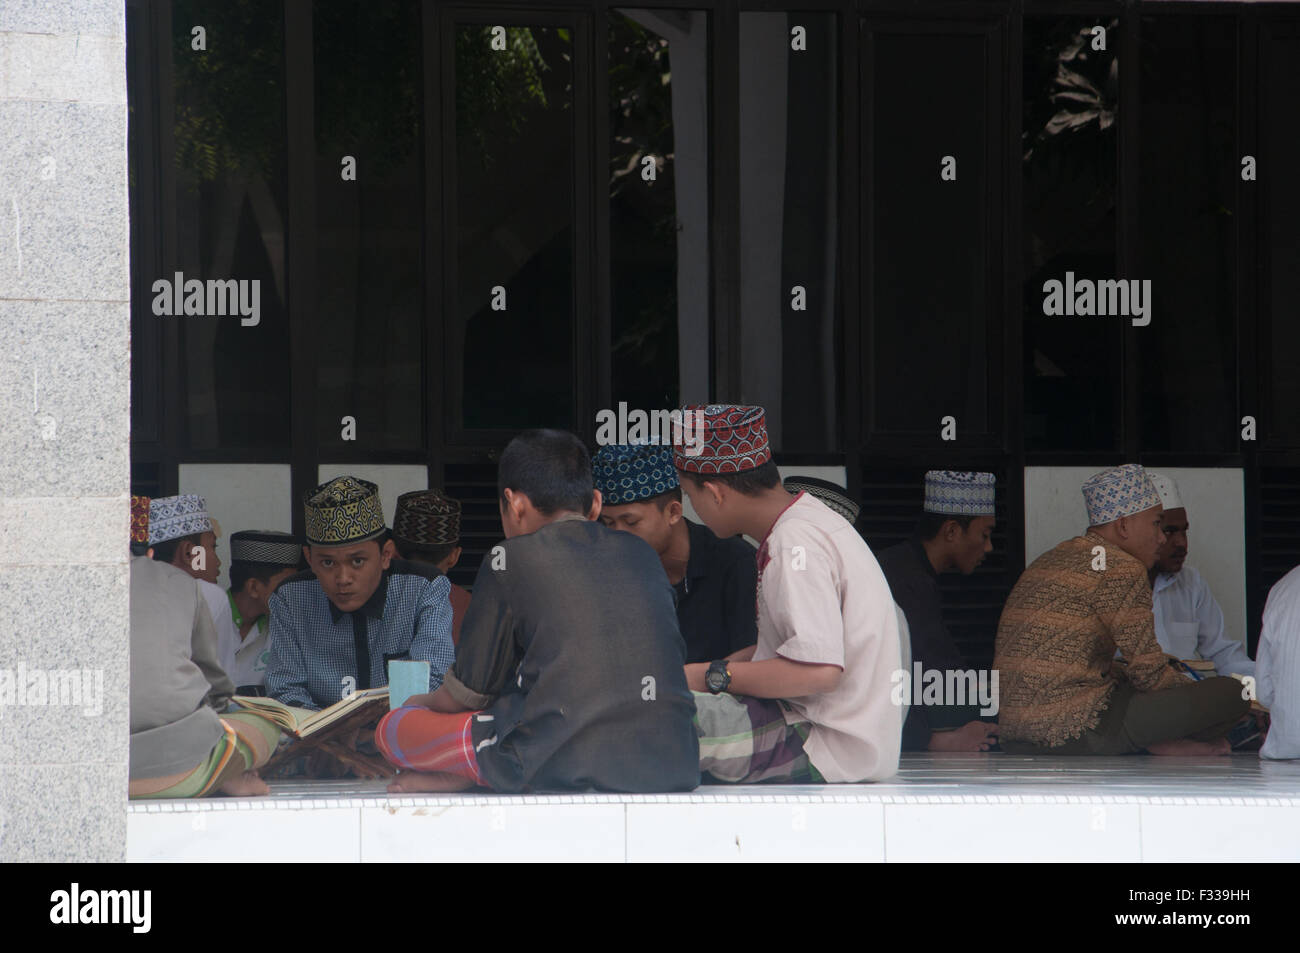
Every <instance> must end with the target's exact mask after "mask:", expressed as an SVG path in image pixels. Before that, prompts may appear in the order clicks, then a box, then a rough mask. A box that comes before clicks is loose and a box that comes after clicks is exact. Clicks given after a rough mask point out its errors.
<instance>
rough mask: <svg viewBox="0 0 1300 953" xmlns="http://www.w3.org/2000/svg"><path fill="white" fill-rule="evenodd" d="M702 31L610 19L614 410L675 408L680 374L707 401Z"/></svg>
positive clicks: (667, 22)
mask: <svg viewBox="0 0 1300 953" xmlns="http://www.w3.org/2000/svg"><path fill="white" fill-rule="evenodd" d="M707 24H708V18H707V14H706V13H704V12H703V11H700V10H616V11H611V13H610V19H609V77H608V83H609V90H608V96H609V134H610V143H609V159H610V166H609V231H610V307H611V312H610V322H611V331H610V340H611V347H612V352H613V353H612V355H611V362H610V367H611V377H612V388H611V393H612V395H613V397H612V399H613V402H614V404H615V405H617V404H618V403H619V402H620V401H626V402H627V403H628V406H629V407H639V408H644V409H653V408H662V407H673V406H677V405H678V404H679V402H680V394H679V369H680V374H681V377H680V381H681V384H682V389H683V390H689V391H691V392H693V393H694V394H695V395H696V397H697V398H699V399H703V398H705V397H707V387H708V351H709V347H708V340H709V338H708V326H709V325H708V322H709V300H708V291H709V250H708V153H707V147H708V29H707ZM647 161H649V162H650V163H652V166H648V165H647ZM650 175H652V176H653V177H652V178H649V177H648V176H650Z"/></svg>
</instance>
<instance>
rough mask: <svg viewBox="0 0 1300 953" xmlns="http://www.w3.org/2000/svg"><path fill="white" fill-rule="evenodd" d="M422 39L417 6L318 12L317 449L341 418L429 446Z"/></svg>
mask: <svg viewBox="0 0 1300 953" xmlns="http://www.w3.org/2000/svg"><path fill="white" fill-rule="evenodd" d="M420 36H421V33H420V11H419V4H418V3H417V2H414V0H341V2H340V0H317V2H316V3H315V5H314V7H313V24H312V41H313V45H314V73H315V94H316V95H315V128H316V206H315V211H316V224H317V229H316V240H317V243H318V244H317V250H316V267H317V274H318V276H319V282H318V285H317V289H316V314H315V315H314V316H313V318H312V325H313V335H314V337H315V341H316V349H317V354H318V360H317V389H316V408H317V415H318V421H319V434H320V441H321V446H322V448H329V447H331V446H343V445H344V444H343V443H342V438H341V433H340V431H341V429H342V428H341V425H340V420H341V419H342V418H343V417H344V416H351V417H354V418H355V419H356V443H355V444H353V445H354V446H362V447H369V448H392V449H418V448H419V447H422V446H423V445H424V427H423V408H424V393H423V390H422V388H421V379H422V365H423V359H424V344H423V342H424V335H423V330H422V329H423V322H424V300H423V296H424V263H423V261H422V258H421V256H422V248H423V242H422V237H423V236H422V225H423V218H424V201H423V199H424V187H423V178H424V176H423V166H422V164H421V159H422V148H421V140H422V136H423V126H424V124H423V118H422V100H423V96H422V94H421V84H422V79H421V56H420ZM348 160H350V161H348Z"/></svg>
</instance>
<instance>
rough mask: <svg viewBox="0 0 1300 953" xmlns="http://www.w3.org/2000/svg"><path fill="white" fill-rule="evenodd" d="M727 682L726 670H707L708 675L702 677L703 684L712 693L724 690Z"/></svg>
mask: <svg viewBox="0 0 1300 953" xmlns="http://www.w3.org/2000/svg"><path fill="white" fill-rule="evenodd" d="M728 681H729V679H728V678H727V672H726V669H723V670H722V671H718V670H717V669H709V672H708V674H707V675H705V676H704V684H706V685H708V686H709V690H710V691H714V692H720V691H722V690H723V689H724V688H726V687H727V682H728Z"/></svg>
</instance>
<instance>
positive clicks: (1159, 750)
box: [1147, 738, 1232, 758]
mask: <svg viewBox="0 0 1300 953" xmlns="http://www.w3.org/2000/svg"><path fill="white" fill-rule="evenodd" d="M1147 751H1149V752H1150V753H1151V754H1158V755H1165V756H1166V757H1169V756H1173V757H1182V758H1203V757H1206V756H1207V755H1223V754H1232V745H1230V744H1228V739H1227V738H1218V739H1216V740H1215V741H1193V740H1192V739H1191V738H1179V739H1177V740H1175V741H1162V742H1160V743H1159V744H1154V745H1147Z"/></svg>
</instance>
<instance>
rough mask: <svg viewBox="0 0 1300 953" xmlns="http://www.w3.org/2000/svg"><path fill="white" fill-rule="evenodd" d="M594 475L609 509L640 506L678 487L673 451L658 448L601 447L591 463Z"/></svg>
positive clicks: (631, 445) (635, 445) (621, 445)
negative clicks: (633, 505)
mask: <svg viewBox="0 0 1300 953" xmlns="http://www.w3.org/2000/svg"><path fill="white" fill-rule="evenodd" d="M591 475H592V478H593V479H594V481H595V484H596V489H598V490H600V495H601V497H602V499H603V501H604V503H605V505H607V506H621V505H622V504H624V503H640V502H641V501H642V500H648V499H650V497H652V496H658V495H659V494H660V493H667V492H668V491H669V490H675V489H676V488H677V487H678V486H679V484H678V482H677V470H676V468H675V467H674V466H673V451H672V448H671V447H666V446H660V445H657V444H626V443H620V444H611V445H609V446H605V447H601V448H600V449H599V450H598V451H596V455H595V456H594V457H592V459H591Z"/></svg>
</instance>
